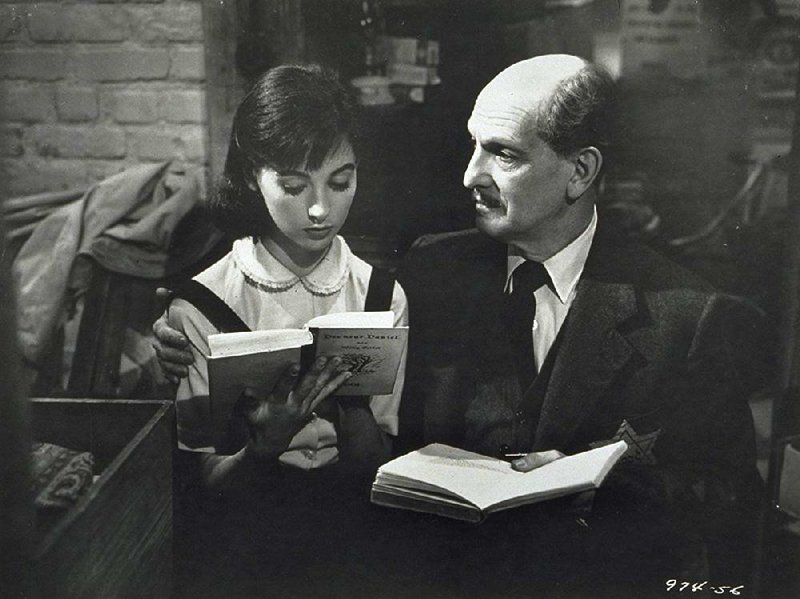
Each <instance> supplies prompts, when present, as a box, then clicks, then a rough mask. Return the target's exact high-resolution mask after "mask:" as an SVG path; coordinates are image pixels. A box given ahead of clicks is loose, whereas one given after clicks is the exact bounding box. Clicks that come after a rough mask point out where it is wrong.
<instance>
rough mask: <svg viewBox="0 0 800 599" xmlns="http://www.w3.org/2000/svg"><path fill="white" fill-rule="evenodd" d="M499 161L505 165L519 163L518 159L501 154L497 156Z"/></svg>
mask: <svg viewBox="0 0 800 599" xmlns="http://www.w3.org/2000/svg"><path fill="white" fill-rule="evenodd" d="M497 159H498V160H499V161H500V162H502V163H503V164H513V163H514V162H516V161H517V159H516V157H514V156H512V155H510V154H504V153H502V152H501V153H499V154H497Z"/></svg>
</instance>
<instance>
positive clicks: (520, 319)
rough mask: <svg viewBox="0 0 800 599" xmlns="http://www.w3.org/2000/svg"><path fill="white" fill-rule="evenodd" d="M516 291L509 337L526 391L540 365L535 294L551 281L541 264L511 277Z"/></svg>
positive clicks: (510, 307)
mask: <svg viewBox="0 0 800 599" xmlns="http://www.w3.org/2000/svg"><path fill="white" fill-rule="evenodd" d="M511 280H512V288H511V294H510V295H509V296H508V313H507V315H506V316H507V323H508V335H509V339H510V341H511V348H512V351H513V352H514V367H515V369H516V372H517V377H518V378H519V383H520V388H521V389H522V392H523V393H524V392H525V390H526V389H527V388H528V387H529V386H530V384H531V383H532V382H533V379H534V378H536V374H537V373H536V362H534V358H533V335H532V329H533V318H534V315H535V314H536V299H535V298H534V295H533V292H534V291H536V290H537V289H539V287H541V286H542V285H546V284H547V282H548V281H549V280H550V277H549V276H548V274H547V270H545V268H544V266H543V265H542V264H540V263H539V262H529V261H526V262H523V263H522V264H520V265H519V266H517V267H516V268H515V269H514V272H513V273H512V275H511Z"/></svg>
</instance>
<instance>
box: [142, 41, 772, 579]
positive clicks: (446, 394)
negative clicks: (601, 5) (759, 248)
mask: <svg viewBox="0 0 800 599" xmlns="http://www.w3.org/2000/svg"><path fill="white" fill-rule="evenodd" d="M613 93H614V86H613V82H612V81H611V79H610V78H609V76H608V75H607V74H606V73H604V72H603V71H602V70H600V69H598V68H597V67H595V66H594V65H592V64H590V63H587V62H586V61H584V60H582V59H580V58H577V57H573V56H564V55H551V56H540V57H536V58H532V59H529V60H525V61H522V62H519V63H516V64H514V65H512V66H510V67H509V68H507V69H506V70H504V71H503V72H501V73H500V74H499V75H497V76H496V77H495V78H494V79H493V80H492V81H491V82H490V83H489V84H488V85H487V86H486V87H485V88H484V89H483V90H482V91H481V93H480V95H479V96H478V98H477V100H476V102H475V106H474V110H473V112H472V115H471V117H470V119H469V122H468V124H467V128H468V130H469V132H470V134H471V136H472V138H473V140H474V142H475V150H474V152H473V154H472V157H471V159H470V162H469V164H468V166H467V168H466V171H465V174H464V185H465V186H466V187H468V188H469V189H471V190H472V191H473V199H474V202H475V204H474V205H475V222H476V226H477V230H469V231H461V232H456V233H449V234H444V235H435V236H428V237H424V238H422V239H421V240H419V241H418V242H417V243H416V244H415V246H414V247H413V248H412V249H411V251H409V253H408V255H407V258H406V260H405V261H404V264H403V267H402V269H401V272H400V277H399V278H400V280H401V282H402V283H403V286H404V288H405V289H406V292H407V294H408V299H409V311H410V319H411V322H410V326H411V338H410V342H409V362H408V368H407V378H406V392H405V394H404V399H403V402H402V406H401V413H400V430H401V444H402V448H403V449H408V448H413V447H418V446H421V445H423V444H425V443H429V442H434V441H437V442H445V443H449V444H451V445H456V446H460V447H464V448H467V449H472V450H476V451H479V452H482V453H486V454H492V455H504V456H509V457H512V459H513V462H512V464H513V467H514V468H517V469H520V470H527V469H531V468H534V467H537V466H539V465H541V464H542V463H544V462H546V461H548V460H551V459H555V458H557V457H558V456H559V455H561V454H562V453H566V454H569V453H574V452H578V451H582V450H585V449H588V448H591V447H595V446H598V445H601V444H604V443H608V442H611V441H613V440H616V439H620V438H621V439H625V440H626V441H627V442H628V444H629V451H628V453H627V454H626V456H625V458H624V462H623V463H621V464H620V465H618V467H617V468H615V470H614V472H613V473H612V475H611V476H610V477H609V479H608V480H607V482H606V484H605V485H604V487H603V488H602V489H601V490H600V491H598V493H597V495H596V497H595V498H594V506H593V508H592V511H591V513H589V514H587V517H586V518H583V519H581V522H582V523H584V524H586V525H587V526H588V527H589V528H594V529H595V530H597V531H600V532H598V533H597V534H595V536H594V537H591V538H590V537H586V538H587V542H588V543H590V544H593V547H594V549H595V552H594V554H593V555H590V556H589V557H588V558H587V562H586V563H592V560H595V563H599V562H598V560H600V561H602V560H601V558H600V556H601V555H602V556H604V559H605V560H606V561H608V560H610V562H609V563H614V564H617V565H619V564H626V567H634V568H635V565H636V564H637V563H639V562H637V559H638V558H639V557H642V563H645V562H646V563H647V564H648V566H649V565H652V564H657V566H654V567H653V569H652V570H648V572H653V573H655V572H658V573H659V574H658V575H663V576H665V577H670V578H676V577H679V576H680V575H681V573H682V572H685V571H686V570H684V569H685V568H694V570H693V571H694V572H695V575H697V576H702V575H705V576H708V575H709V571H708V569H707V567H706V565H707V560H706V559H705V558H706V556H707V555H710V556H711V558H712V564H711V565H712V567H716V568H717V569H716V570H712V571H711V574H712V575H714V574H716V575H717V576H723V575H724V576H732V575H733V574H731V573H732V572H733V573H735V575H736V576H738V577H739V578H738V579H737V580H730V579H726V581H725V582H723V581H722V580H718V584H733V583H737V584H738V583H739V582H742V583H743V582H745V580H743V578H742V577H743V576H744V574H743V572H742V571H741V570H740V569H738V568H739V567H740V566H741V565H742V564H741V562H737V561H736V560H735V559H732V557H733V555H735V551H737V550H738V549H741V546H739V547H738V548H737V549H732V547H734V545H735V543H733V541H734V540H736V541H741V540H742V538H744V537H743V533H745V532H746V531H745V529H746V521H747V519H748V517H749V516H748V514H750V513H751V510H752V508H753V507H754V505H755V489H757V474H756V471H755V467H754V462H755V460H754V447H753V430H752V419H751V416H750V413H749V409H748V406H747V403H746V401H745V400H746V397H747V391H748V389H750V388H751V384H750V383H751V380H750V377H748V375H747V372H748V369H747V368H745V367H744V366H746V365H747V360H746V359H745V360H743V359H742V357H743V356H745V358H746V357H747V354H746V352H745V351H744V350H745V348H747V347H748V346H749V343H748V342H749V341H750V340H752V338H754V337H755V332H756V330H757V325H758V314H757V313H755V311H754V310H752V309H750V308H748V307H747V306H746V305H745V304H743V303H742V302H741V301H739V300H737V299H735V298H732V297H729V296H725V295H722V294H719V293H716V292H715V291H714V290H713V289H711V288H710V287H709V286H708V285H707V284H706V283H704V282H703V281H701V280H699V279H698V278H696V277H694V276H693V275H691V274H690V273H688V272H686V271H684V270H682V269H681V268H680V267H678V266H676V265H675V264H673V263H671V262H669V261H667V260H665V259H663V258H661V257H660V256H658V255H657V254H655V253H653V252H652V251H650V250H649V249H647V248H645V247H642V246H640V245H636V244H633V243H628V242H621V241H618V240H612V239H610V237H609V236H608V235H606V234H605V233H604V230H603V223H602V222H600V223H598V219H597V213H596V210H595V202H596V200H597V195H598V191H597V190H598V183H599V180H600V177H601V173H602V170H603V166H604V159H605V158H606V154H607V152H606V151H605V150H606V144H607V142H608V134H607V133H608V129H609V123H610V118H609V109H610V106H611V101H612V96H613ZM155 330H156V333H157V335H158V337H159V338H160V339H161V341H162V343H168V342H169V340H170V338H171V337H170V335H171V333H170V332H169V331H165V330H164V328H163V322H162V323H157V325H156V327H155ZM162 353H163V352H162ZM751 360H752V358H751ZM165 367H166V368H168V369H172V371H173V372H178V373H179V372H180V368H179V367H176V366H174V365H168V364H167V365H165ZM515 456H516V459H514V457H515ZM508 518H513V513H512V514H510V515H509V516H508ZM509 521H510V522H512V524H510V525H509V527H507V528H506V529H505V530H506V531H512V532H511V533H510V534H514V535H520V534H521V535H522V538H523V539H532V538H535V536H536V531H535V529H531V528H530V526H529V525H528V524H525V523H524V521H523V522H522V523H520V522H521V521H520V520H519V519H517V520H516V521H513V520H509ZM495 538H496V537H495ZM515 538H517V539H518V538H519V537H518V536H515ZM695 541H696V543H695ZM545 542H547V541H545ZM520 543H524V541H520ZM652 543H656V545H652ZM648 544H649V545H648ZM648 546H650V547H655V549H652V551H662V552H663V554H661V555H650V556H644V553H645V552H647V551H648V550H647V549H646V547H648ZM627 548H630V551H626V549H627ZM611 556H613V557H611ZM523 559H524V558H523ZM603 563H606V562H605V561H604V562H603ZM631 564H633V566H631ZM664 565H665V566H664ZM660 566H664V567H666V568H668V569H667V570H661V569H659V567H660ZM669 568H672V569H671V570H670V569H669ZM630 574H631V575H633V576H635V572H630ZM618 575H619V573H617V574H615V576H618ZM653 575H654V576H655V574H653ZM519 580H521V581H522V582H521V583H520V584H522V585H523V586H522V587H520V588H524V580H525V577H524V576H522V578H520V579H519ZM665 581H666V578H665V579H664V581H661V582H662V583H663V582H665ZM518 582H519V581H518ZM648 582H649V583H651V584H653V585H655V584H656V582H655V581H654V580H649V581H648ZM700 582H701V581H700ZM651 590H654V591H655V590H661V587H658V586H654V587H651Z"/></svg>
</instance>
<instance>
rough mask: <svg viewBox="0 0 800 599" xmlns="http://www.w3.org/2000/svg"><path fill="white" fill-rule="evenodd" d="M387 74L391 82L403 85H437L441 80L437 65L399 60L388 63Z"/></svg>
mask: <svg viewBox="0 0 800 599" xmlns="http://www.w3.org/2000/svg"><path fill="white" fill-rule="evenodd" d="M386 76H387V77H388V78H389V81H390V82H391V83H400V84H402V85H437V84H438V83H440V82H441V80H440V79H439V75H438V74H437V72H436V67H425V66H418V65H413V64H404V63H399V62H398V63H391V64H388V65H386Z"/></svg>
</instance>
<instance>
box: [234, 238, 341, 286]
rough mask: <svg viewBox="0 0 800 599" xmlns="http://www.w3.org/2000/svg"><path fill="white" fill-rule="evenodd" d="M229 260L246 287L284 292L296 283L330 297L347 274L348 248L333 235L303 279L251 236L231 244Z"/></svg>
mask: <svg viewBox="0 0 800 599" xmlns="http://www.w3.org/2000/svg"><path fill="white" fill-rule="evenodd" d="M232 253H233V260H234V263H235V264H236V267H237V268H238V269H239V270H240V271H241V272H242V274H243V275H244V277H245V279H246V280H247V282H248V283H249V284H250V285H253V286H255V287H258V288H259V289H262V290H264V291H286V290H287V289H291V288H292V287H294V286H295V285H297V284H298V283H299V284H301V285H302V286H303V287H305V288H306V290H308V291H309V292H310V293H313V294H315V295H333V294H334V293H336V292H337V291H339V290H340V289H341V288H342V287H343V286H344V283H345V281H346V280H347V276H348V275H349V274H350V255H351V254H350V248H349V247H348V246H347V243H345V241H344V239H342V238H341V237H339V236H337V237H336V238H335V239H334V240H333V243H332V244H331V247H330V248H329V249H328V253H327V254H325V257H324V258H323V259H322V260H321V261H320V263H319V264H317V267H316V268H315V269H314V270H312V271H311V272H310V273H308V274H307V275H305V276H304V277H299V276H297V275H296V274H294V273H293V272H292V271H290V270H289V269H288V268H286V267H285V266H284V265H283V264H281V263H280V262H278V260H277V259H276V258H275V256H273V255H272V254H271V253H270V252H269V251H268V250H267V249H266V248H265V247H264V246H263V245H261V244H260V243H258V241H255V240H254V239H253V238H252V237H245V238H243V239H237V240H236V241H234V242H233V252H232Z"/></svg>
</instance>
